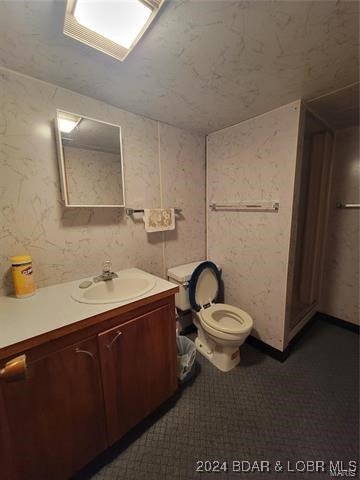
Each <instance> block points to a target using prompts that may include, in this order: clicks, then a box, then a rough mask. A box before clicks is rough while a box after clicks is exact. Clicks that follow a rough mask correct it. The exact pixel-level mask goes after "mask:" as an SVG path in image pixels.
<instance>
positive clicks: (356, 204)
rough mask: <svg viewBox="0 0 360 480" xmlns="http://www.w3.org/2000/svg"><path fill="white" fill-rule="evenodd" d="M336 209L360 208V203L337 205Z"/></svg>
mask: <svg viewBox="0 0 360 480" xmlns="http://www.w3.org/2000/svg"><path fill="white" fill-rule="evenodd" d="M336 208H360V203H340V202H338V203H337V204H336Z"/></svg>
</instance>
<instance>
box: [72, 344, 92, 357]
mask: <svg viewBox="0 0 360 480" xmlns="http://www.w3.org/2000/svg"><path fill="white" fill-rule="evenodd" d="M75 352H76V353H85V355H89V357H91V358H92V359H93V360H94V355H93V354H92V353H91V352H89V351H88V350H81V348H79V347H76V348H75Z"/></svg>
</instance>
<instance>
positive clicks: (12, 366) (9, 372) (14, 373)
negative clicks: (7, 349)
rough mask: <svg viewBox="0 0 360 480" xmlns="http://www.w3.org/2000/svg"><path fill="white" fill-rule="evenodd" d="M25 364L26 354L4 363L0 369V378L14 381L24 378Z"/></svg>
mask: <svg viewBox="0 0 360 480" xmlns="http://www.w3.org/2000/svg"><path fill="white" fill-rule="evenodd" d="M26 373H27V365H26V355H20V356H19V357H15V358H13V359H12V360H9V361H8V362H6V363H5V367H4V368H2V369H0V380H4V381H5V382H15V381H16V380H23V379H24V378H26Z"/></svg>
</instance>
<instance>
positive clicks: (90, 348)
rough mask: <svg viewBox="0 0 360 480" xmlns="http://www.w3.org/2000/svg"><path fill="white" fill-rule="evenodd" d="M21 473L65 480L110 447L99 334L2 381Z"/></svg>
mask: <svg viewBox="0 0 360 480" xmlns="http://www.w3.org/2000/svg"><path fill="white" fill-rule="evenodd" d="M1 394H2V403H3V406H4V409H5V412H6V422H7V431H8V435H9V438H8V439H7V440H8V443H9V444H10V446H11V450H12V452H11V453H12V463H13V465H14V469H15V478H18V479H21V480H22V479H24V480H25V479H26V480H39V479H44V480H45V479H52V480H64V479H67V478H69V477H70V475H71V474H72V473H73V472H75V471H77V470H78V469H80V468H81V467H83V466H84V465H86V464H87V463H88V462H89V460H90V459H92V458H94V457H95V456H96V455H98V454H99V453H100V452H101V451H103V450H104V449H105V448H106V445H107V443H106V430H105V423H104V408H103V394H102V384H101V377H100V369H99V362H98V347H97V341H96V337H94V338H91V339H89V340H85V341H83V342H81V343H78V344H76V345H73V346H71V347H68V348H65V349H64V350H61V351H58V352H54V353H52V354H50V355H47V356H46V357H44V358H41V359H39V360H36V361H34V362H29V363H28V364H27V376H26V378H24V379H20V380H16V381H14V382H6V383H2V385H1Z"/></svg>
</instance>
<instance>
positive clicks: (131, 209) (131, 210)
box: [125, 208, 182, 215]
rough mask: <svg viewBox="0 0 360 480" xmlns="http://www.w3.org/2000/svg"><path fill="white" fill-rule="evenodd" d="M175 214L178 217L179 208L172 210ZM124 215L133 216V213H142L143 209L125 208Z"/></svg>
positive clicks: (180, 210)
mask: <svg viewBox="0 0 360 480" xmlns="http://www.w3.org/2000/svg"><path fill="white" fill-rule="evenodd" d="M174 210H175V213H176V214H177V215H179V214H180V213H181V212H182V209H181V208H174ZM125 213H126V215H133V214H134V213H144V209H143V208H125Z"/></svg>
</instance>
